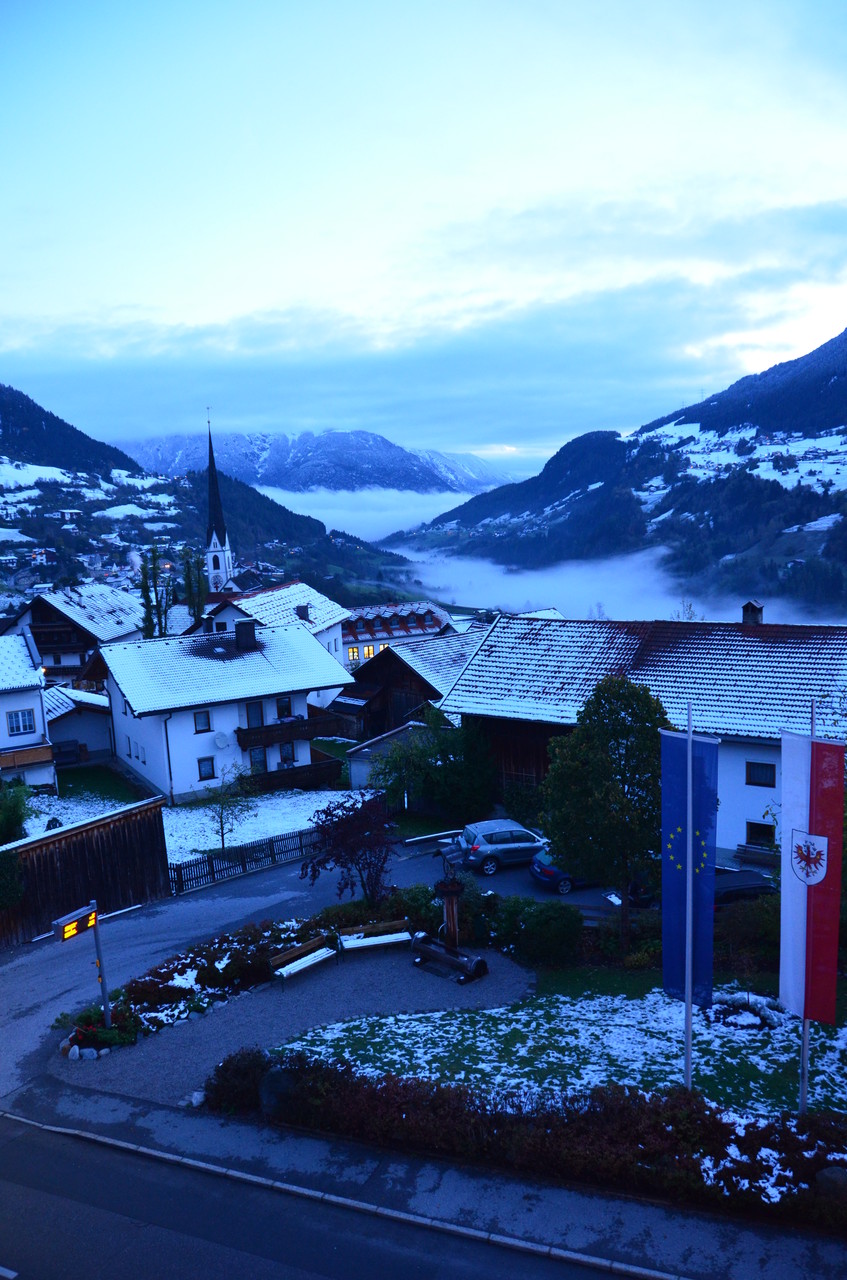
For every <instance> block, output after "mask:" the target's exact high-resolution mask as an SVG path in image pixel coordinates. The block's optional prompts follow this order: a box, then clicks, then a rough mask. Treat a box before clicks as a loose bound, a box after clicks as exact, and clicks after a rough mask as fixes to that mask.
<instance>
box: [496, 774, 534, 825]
mask: <svg viewBox="0 0 847 1280" xmlns="http://www.w3.org/2000/svg"><path fill="white" fill-rule="evenodd" d="M503 805H504V807H505V809H506V812H507V813H508V814H509V816H510V817H512V818H514V819H515V822H520V823H522V824H523V825H524V826H525V827H537V826H538V823H539V818H540V816H541V813H542V811H543V808H544V794H543V792H542V790H541V788H540V787H537V786H533V785H532V784H531V783H529V782H507V783H506V785H505V787H504V788H503Z"/></svg>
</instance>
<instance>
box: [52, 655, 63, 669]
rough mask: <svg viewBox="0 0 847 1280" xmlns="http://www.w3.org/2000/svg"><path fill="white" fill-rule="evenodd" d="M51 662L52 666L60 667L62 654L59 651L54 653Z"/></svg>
mask: <svg viewBox="0 0 847 1280" xmlns="http://www.w3.org/2000/svg"><path fill="white" fill-rule="evenodd" d="M52 662H53V666H54V667H60V666H61V665H62V655H61V654H60V653H54V654H53V658H52Z"/></svg>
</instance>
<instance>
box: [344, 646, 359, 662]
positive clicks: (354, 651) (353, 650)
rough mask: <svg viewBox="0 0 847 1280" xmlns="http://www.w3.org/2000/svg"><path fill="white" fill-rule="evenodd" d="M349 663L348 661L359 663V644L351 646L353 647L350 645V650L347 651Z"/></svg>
mask: <svg viewBox="0 0 847 1280" xmlns="http://www.w3.org/2000/svg"><path fill="white" fill-rule="evenodd" d="M347 661H348V662H358V661H359V646H358V645H357V644H351V645H350V647H349V648H348V650H347Z"/></svg>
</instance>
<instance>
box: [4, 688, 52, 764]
mask: <svg viewBox="0 0 847 1280" xmlns="http://www.w3.org/2000/svg"><path fill="white" fill-rule="evenodd" d="M7 711H31V712H32V715H33V720H34V723H35V727H34V729H33V730H32V733H15V734H10V733H9V722H8V720H7V719H6V712H7ZM45 725H46V720H45V718H44V702H43V700H42V697H41V690H40V689H20V690H13V691H12V692H11V693H7V692H4V693H2V694H0V749H2V750H3V751H14V750H15V749H17V748H21V747H37V746H38V745H39V743H41V742H44V741H46V739H47V731H46V728H45Z"/></svg>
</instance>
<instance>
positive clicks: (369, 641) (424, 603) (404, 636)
mask: <svg viewBox="0 0 847 1280" xmlns="http://www.w3.org/2000/svg"><path fill="white" fill-rule="evenodd" d="M445 629H446V630H449V631H454V630H455V628H454V626H453V622H452V619H451V617H450V614H449V613H448V612H447V610H446V609H442V608H441V607H440V605H437V604H432V603H431V602H430V601H428V600H415V601H411V602H408V601H406V602H403V603H402V604H379V605H377V604H374V605H370V604H369V605H363V606H362V607H361V608H357V609H351V610H350V611H349V614H348V617H347V620H346V622H345V623H344V630H343V634H342V638H341V645H342V657H341V660H342V662H343V663H344V665H345V667H347V668H348V669H349V670H354V669H355V668H356V667H357V666H358V665H359V663H361V662H367V661H368V659H370V658H373V657H375V656H376V654H378V653H381V652H382V651H383V650H384V649H388V648H395V647H396V646H397V645H401V644H406V643H408V642H409V641H413V640H424V639H428V638H431V637H432V636H437V635H440V634H441V633H442V632H443V631H444V630H445Z"/></svg>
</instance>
